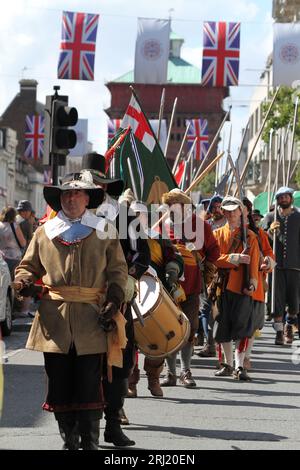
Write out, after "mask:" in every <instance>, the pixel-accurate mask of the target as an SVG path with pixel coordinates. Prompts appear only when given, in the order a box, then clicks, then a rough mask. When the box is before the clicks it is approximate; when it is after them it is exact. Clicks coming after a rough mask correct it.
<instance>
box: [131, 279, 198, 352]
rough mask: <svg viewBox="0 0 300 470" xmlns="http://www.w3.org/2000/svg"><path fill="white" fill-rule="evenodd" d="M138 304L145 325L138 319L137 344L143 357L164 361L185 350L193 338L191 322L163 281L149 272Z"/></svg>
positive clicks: (136, 319)
mask: <svg viewBox="0 0 300 470" xmlns="http://www.w3.org/2000/svg"><path fill="white" fill-rule="evenodd" d="M137 289H138V295H137V297H136V304H137V307H138V308H139V311H140V313H141V315H142V316H143V320H144V326H142V325H141V323H140V321H139V320H138V318H137V317H136V314H135V312H134V310H133V309H132V315H133V319H134V323H133V324H134V336H135V341H136V343H137V345H138V347H139V349H140V350H141V352H142V353H143V354H145V355H146V356H148V357H150V358H153V359H154V358H164V357H166V356H168V355H170V354H173V353H175V352H176V351H179V350H180V349H182V348H183V346H184V345H185V344H186V342H187V341H188V338H189V336H190V322H189V320H188V318H187V317H186V315H185V314H184V313H183V312H182V311H181V310H180V309H179V308H178V307H177V305H176V304H175V303H174V302H173V300H172V298H171V297H170V295H169V294H168V292H167V291H166V290H165V289H164V287H163V285H162V283H161V282H160V280H159V279H158V278H156V277H154V276H152V275H151V274H148V273H145V274H144V275H143V276H142V277H141V279H140V280H139V282H138V283H137Z"/></svg>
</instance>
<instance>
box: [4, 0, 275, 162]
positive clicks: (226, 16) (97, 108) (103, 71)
mask: <svg viewBox="0 0 300 470" xmlns="http://www.w3.org/2000/svg"><path fill="white" fill-rule="evenodd" d="M64 10H65V11H77V12H85V13H98V14H99V15H100V19H99V24H98V34H97V43H96V59H95V80H94V81H75V80H58V79H57V63H58V57H59V46H60V40H61V20H62V11H64ZM169 16H171V18H172V30H173V31H174V32H175V33H176V34H177V35H178V36H180V37H183V38H184V40H185V42H184V44H183V47H182V57H183V59H185V60H187V61H188V62H190V63H192V64H193V65H195V66H196V67H198V68H200V69H201V64H202V40H203V22H204V21H233V22H236V21H240V22H241V48H240V78H239V86H237V87H230V97H229V98H227V99H226V100H225V101H224V105H223V107H224V109H225V110H227V109H228V106H229V105H232V112H231V122H232V127H233V139H232V154H233V157H235V156H236V155H237V152H238V147H239V144H240V142H241V133H242V128H243V126H245V125H246V123H247V120H248V117H249V100H250V99H251V95H252V94H253V92H254V86H255V85H256V84H257V83H258V82H259V77H260V75H261V73H262V71H263V69H264V67H265V64H266V59H267V57H268V55H269V54H270V53H271V51H272V41H273V39H272V23H273V19H272V0H129V1H127V2H124V0H9V2H5V3H4V2H3V4H1V15H0V56H1V63H0V115H1V114H2V113H3V112H4V110H5V108H6V107H7V106H8V104H9V103H10V101H11V100H12V99H13V98H14V96H15V95H16V94H17V93H18V92H19V83H18V82H19V80H20V79H22V78H28V79H31V78H32V79H36V80H37V81H38V93H37V97H38V100H39V101H41V102H45V97H46V95H51V94H53V86H54V85H59V86H60V87H61V89H60V93H61V94H64V95H69V105H71V106H75V107H76V108H77V110H78V114H79V117H80V118H82V119H88V121H89V123H88V125H89V135H88V138H89V141H91V142H92V144H93V149H94V150H96V151H98V152H100V153H104V152H105V150H106V148H107V115H106V114H105V113H104V111H103V109H105V108H108V107H109V105H110V93H109V91H108V90H107V88H106V87H105V83H107V82H108V81H110V80H113V79H115V78H117V77H119V76H121V75H123V74H124V73H126V72H128V71H129V70H133V68H134V51H135V41H136V35H137V18H138V17H146V18H147V17H148V18H168V17H169ZM142 104H143V103H142ZM124 111H125V110H124ZM157 112H158V110H157ZM228 134H229V132H228V124H226V126H225V128H224V132H223V133H222V137H223V141H224V142H223V143H221V148H222V146H223V147H225V148H226V145H227V142H226V137H227V136H228Z"/></svg>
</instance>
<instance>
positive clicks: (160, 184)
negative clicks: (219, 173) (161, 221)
mask: <svg viewBox="0 0 300 470" xmlns="http://www.w3.org/2000/svg"><path fill="white" fill-rule="evenodd" d="M125 128H126V129H127V130H128V129H129V131H128V132H127V133H125V132H124V129H125ZM121 129H122V130H120V132H118V133H117V135H116V136H115V138H114V139H113V140H112V141H111V145H112V146H113V145H114V144H116V142H117V140H118V139H120V136H121V135H123V136H124V138H123V139H122V141H121V142H120V143H119V145H116V148H115V151H114V160H113V161H112V162H111V164H112V165H114V172H113V173H114V175H115V176H116V177H120V178H122V179H123V180H124V182H125V187H126V188H132V189H133V191H134V192H135V193H136V197H137V198H138V199H139V200H141V201H143V202H144V203H146V204H147V205H149V204H159V203H160V202H161V196H162V194H163V193H166V192H168V191H170V190H171V189H174V188H176V187H177V184H176V181H175V179H174V177H173V175H172V173H171V170H170V168H169V166H168V163H167V161H166V159H165V157H164V154H163V152H162V150H161V148H160V146H159V143H158V141H157V139H156V136H155V134H154V132H153V130H152V128H151V126H150V124H149V121H148V119H147V118H146V116H145V114H144V112H143V111H142V109H141V106H140V104H139V102H138V100H137V98H136V96H135V95H134V94H133V95H132V97H131V100H130V103H129V106H128V108H127V110H126V113H125V116H124V119H123V121H122V123H121ZM108 152H109V150H108Z"/></svg>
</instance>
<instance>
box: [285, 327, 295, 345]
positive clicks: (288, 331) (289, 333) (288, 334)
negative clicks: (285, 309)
mask: <svg viewBox="0 0 300 470" xmlns="http://www.w3.org/2000/svg"><path fill="white" fill-rule="evenodd" d="M283 334H284V338H283V341H284V344H292V343H293V340H294V331H293V325H289V324H288V323H286V324H285V325H284V333H283Z"/></svg>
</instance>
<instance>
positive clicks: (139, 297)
mask: <svg viewBox="0 0 300 470" xmlns="http://www.w3.org/2000/svg"><path fill="white" fill-rule="evenodd" d="M138 299H139V304H140V303H141V285H140V280H139V279H138Z"/></svg>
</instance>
